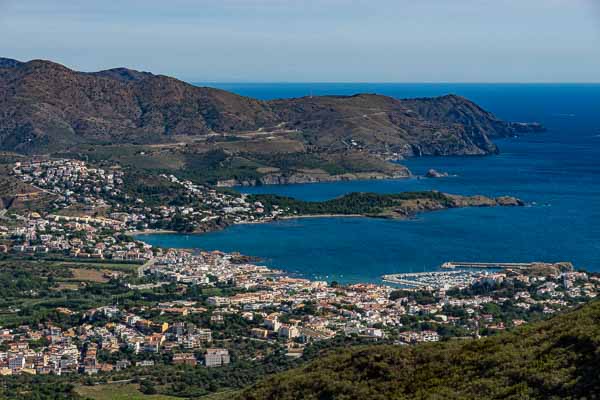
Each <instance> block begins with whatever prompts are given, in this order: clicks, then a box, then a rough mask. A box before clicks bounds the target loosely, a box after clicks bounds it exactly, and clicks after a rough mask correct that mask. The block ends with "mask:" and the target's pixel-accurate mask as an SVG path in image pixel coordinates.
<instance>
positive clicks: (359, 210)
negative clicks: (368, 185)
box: [250, 192, 453, 215]
mask: <svg viewBox="0 0 600 400" xmlns="http://www.w3.org/2000/svg"><path fill="white" fill-rule="evenodd" d="M250 200H251V201H260V202H261V203H262V204H263V205H264V206H265V209H266V210H267V211H269V212H270V211H271V210H272V209H273V207H274V206H278V207H280V208H287V209H289V210H290V212H292V213H296V214H299V215H319V214H344V215H380V214H383V213H384V212H386V211H387V210H388V209H391V208H395V209H402V210H403V211H405V213H406V214H408V213H410V212H411V211H412V210H417V209H419V208H420V207H419V206H422V207H437V208H446V207H451V206H452V205H453V203H452V200H451V199H450V198H449V197H448V196H446V195H445V194H443V193H440V192H405V193H398V194H378V193H350V194H347V195H345V196H342V197H338V198H336V199H332V200H327V201H320V202H313V201H302V200H297V199H294V198H291V197H284V196H278V195H271V194H260V195H253V196H251V198H250ZM426 204H428V205H426Z"/></svg>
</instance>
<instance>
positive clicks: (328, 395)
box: [239, 301, 600, 400]
mask: <svg viewBox="0 0 600 400" xmlns="http://www.w3.org/2000/svg"><path fill="white" fill-rule="evenodd" d="M598 365H600V301H594V302H592V303H589V304H587V305H585V306H583V307H581V308H580V309H577V310H575V311H572V312H570V313H567V314H564V315H561V316H557V317H555V318H553V319H551V320H548V321H545V322H540V323H537V324H532V325H528V326H524V327H523V328H520V329H518V330H515V331H514V332H509V333H504V334H501V335H498V336H493V337H488V338H484V339H481V340H473V341H467V342H456V341H449V342H443V343H436V344H426V345H418V346H411V347H409V346H362V347H355V348H341V349H335V350H334V351H330V352H329V353H328V355H327V356H325V357H323V358H320V359H318V360H316V361H313V362H311V363H309V364H307V365H306V366H303V367H302V368H300V369H294V370H290V371H287V372H284V373H281V374H278V375H275V376H273V377H270V378H267V379H266V380H264V381H262V382H260V383H259V384H257V385H255V386H253V387H252V388H250V389H247V390H246V391H244V392H243V393H242V394H241V395H240V396H239V399H248V400H250V399H279V400H285V399H299V398H302V399H593V398H596V397H595V396H596V395H597V394H598V393H600V377H599V376H598V372H597V367H598Z"/></svg>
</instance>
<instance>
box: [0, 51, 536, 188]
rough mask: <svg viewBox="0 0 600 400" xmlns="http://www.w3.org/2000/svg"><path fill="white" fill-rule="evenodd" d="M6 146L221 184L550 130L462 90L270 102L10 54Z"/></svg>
mask: <svg viewBox="0 0 600 400" xmlns="http://www.w3.org/2000/svg"><path fill="white" fill-rule="evenodd" d="M0 93H2V95H1V96H0V150H2V151H9V152H15V153H21V154H28V155H36V154H51V155H61V156H68V157H72V158H79V159H84V160H88V161H92V162H98V161H110V162H111V163H119V164H120V165H123V166H132V167H135V168H139V169H143V170H147V171H162V172H164V171H168V172H177V173H178V174H179V175H181V174H183V175H185V176H188V177H189V178H193V179H195V180H198V181H202V182H206V183H210V184H214V185H219V186H232V185H257V184H277V183H301V182H323V181H336V180H351V179H378V178H399V177H407V176H410V172H409V171H408V169H406V168H405V167H403V166H401V165H400V164H398V163H393V162H390V161H394V160H401V159H403V158H405V157H410V156H424V155H431V156H443V155H485V154H491V153H496V152H497V151H498V148H497V147H496V145H495V144H494V143H493V142H492V139H493V138H495V137H505V136H511V135H515V134H518V133H524V132H536V131H541V130H543V129H544V128H543V126H541V125H540V124H537V123H515V122H505V121H502V120H500V119H498V118H496V117H495V116H494V115H493V114H491V113H489V112H487V111H485V110H483V109H482V108H481V107H479V106H478V105H476V104H475V103H473V102H471V101H469V100H467V99H465V98H463V97H460V96H456V95H447V96H442V97H437V98H420V99H405V100H398V99H394V98H391V97H387V96H381V95H376V94H357V95H354V96H315V97H313V96H308V97H302V98H295V99H279V100H272V101H261V100H256V99H252V98H248V97H243V96H239V95H237V94H234V93H230V92H227V91H223V90H218V89H213V88H208V87H196V86H193V85H190V84H188V83H185V82H182V81H179V80H177V79H174V78H170V77H167V76H162V75H154V74H152V73H149V72H140V71H134V70H130V69H126V68H116V69H111V70H106V71H100V72H92V73H89V72H77V71H73V70H71V69H68V68H67V67H65V66H62V65H60V64H56V63H54V62H51V61H44V60H33V61H29V62H20V61H17V60H12V59H6V58H0Z"/></svg>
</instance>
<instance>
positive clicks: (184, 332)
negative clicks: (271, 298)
mask: <svg viewBox="0 0 600 400" xmlns="http://www.w3.org/2000/svg"><path fill="white" fill-rule="evenodd" d="M161 307H163V308H167V309H168V308H169V305H162V306H161ZM63 312H69V310H64V311H63ZM99 314H101V315H102V316H103V317H108V318H110V322H108V323H106V324H104V325H101V326H97V325H94V324H93V323H92V322H93V321H94V318H95V316H97V315H99ZM87 317H88V318H87V320H88V321H89V323H85V324H82V325H80V326H77V327H72V328H70V329H68V330H63V329H61V328H59V327H57V326H52V325H51V324H47V325H44V326H39V327H37V329H34V328H31V327H29V326H20V327H18V328H15V329H0V345H1V346H2V347H3V348H5V349H6V350H5V351H0V375H15V374H21V373H27V374H32V375H35V374H41V375H43V374H56V375H61V374H65V373H83V374H88V375H91V374H96V373H98V372H111V371H114V370H117V371H118V370H122V369H125V368H129V367H132V366H135V367H149V366H153V365H154V363H155V361H154V360H153V359H152V358H151V355H152V354H157V353H162V352H167V353H169V354H172V357H171V362H172V363H173V364H184V365H197V364H199V363H203V365H205V366H206V367H218V366H223V365H227V364H229V363H230V355H229V350H227V349H223V348H213V347H210V345H211V342H212V332H211V330H209V329H202V328H198V327H196V326H195V325H194V324H192V323H184V322H175V323H173V324H169V323H166V322H153V321H149V320H147V319H143V318H141V317H139V316H137V315H134V314H131V313H127V312H124V311H122V310H120V309H119V308H117V307H114V306H106V307H101V308H98V309H94V310H90V311H89V312H88V315H87ZM124 349H129V350H130V353H132V354H135V355H140V356H141V357H138V358H139V359H138V360H137V361H135V362H133V361H131V359H128V358H126V357H123V358H122V359H119V360H118V361H116V362H114V363H109V362H101V361H100V358H99V353H100V352H105V353H106V354H112V353H118V352H121V351H123V350H124ZM197 351H201V352H203V357H202V358H201V360H198V359H197V358H196V355H195V354H196V352H197ZM144 354H146V355H148V357H146V358H144Z"/></svg>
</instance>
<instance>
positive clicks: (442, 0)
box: [0, 0, 600, 82]
mask: <svg viewBox="0 0 600 400" xmlns="http://www.w3.org/2000/svg"><path fill="white" fill-rule="evenodd" d="M0 57H8V58H15V59H19V60H22V61H28V60H31V59H40V58H41V59H48V60H53V61H56V62H59V63H61V64H65V65H66V66H68V67H70V68H73V69H77V70H82V71H95V70H101V69H107V68H112V67H118V66H126V67H129V68H134V69H139V70H145V71H151V72H154V73H161V74H165V75H171V76H175V77H177V78H180V79H183V80H187V81H189V82H600V0H304V1H302V0H168V1H167V0H120V1H112V0H0Z"/></svg>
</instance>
